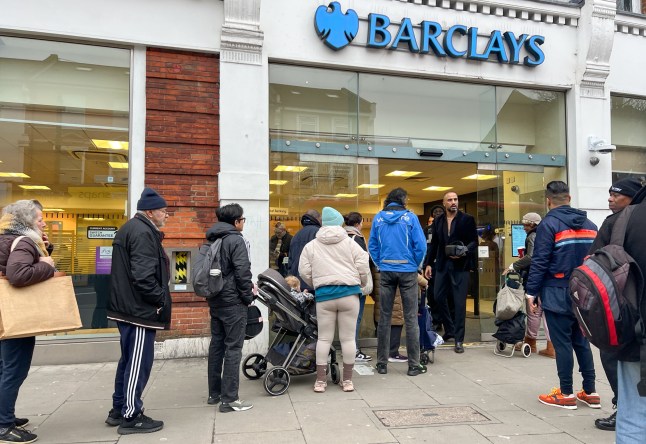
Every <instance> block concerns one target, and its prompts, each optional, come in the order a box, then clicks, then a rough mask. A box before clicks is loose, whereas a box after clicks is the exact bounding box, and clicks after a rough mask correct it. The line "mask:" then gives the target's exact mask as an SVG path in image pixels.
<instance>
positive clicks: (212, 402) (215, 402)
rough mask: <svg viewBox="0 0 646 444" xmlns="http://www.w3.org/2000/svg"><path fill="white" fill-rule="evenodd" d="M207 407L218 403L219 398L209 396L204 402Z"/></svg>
mask: <svg viewBox="0 0 646 444" xmlns="http://www.w3.org/2000/svg"><path fill="white" fill-rule="evenodd" d="M206 403H207V404H208V405H215V404H219V403H220V397H219V396H209V399H208V400H207V401H206Z"/></svg>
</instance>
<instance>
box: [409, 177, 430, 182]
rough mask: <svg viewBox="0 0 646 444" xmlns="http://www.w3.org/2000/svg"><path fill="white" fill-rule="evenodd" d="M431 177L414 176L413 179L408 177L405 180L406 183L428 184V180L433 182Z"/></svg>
mask: <svg viewBox="0 0 646 444" xmlns="http://www.w3.org/2000/svg"><path fill="white" fill-rule="evenodd" d="M431 179H432V178H431V177H419V176H413V177H407V178H406V179H404V180H405V181H406V182H426V181H427V180H431Z"/></svg>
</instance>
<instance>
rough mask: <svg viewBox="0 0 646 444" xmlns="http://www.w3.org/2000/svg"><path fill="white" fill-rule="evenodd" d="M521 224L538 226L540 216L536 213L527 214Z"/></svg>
mask: <svg viewBox="0 0 646 444" xmlns="http://www.w3.org/2000/svg"><path fill="white" fill-rule="evenodd" d="M523 223H528V224H530V223H531V224H535V225H538V224H540V223H541V216H540V215H538V213H527V214H526V215H524V216H523Z"/></svg>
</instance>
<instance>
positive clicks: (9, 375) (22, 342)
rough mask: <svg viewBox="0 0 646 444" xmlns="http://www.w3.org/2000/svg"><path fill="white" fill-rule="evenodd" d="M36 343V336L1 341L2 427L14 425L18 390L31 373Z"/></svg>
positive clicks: (0, 388)
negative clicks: (30, 368)
mask: <svg viewBox="0 0 646 444" xmlns="http://www.w3.org/2000/svg"><path fill="white" fill-rule="evenodd" d="M35 345H36V338H35V337H34V336H30V337H27V338H16V339H3V340H2V341H0V429H5V428H8V427H11V426H12V425H14V421H15V419H16V416H15V411H16V400H17V399H18V391H19V390H20V386H21V385H22V383H23V382H25V379H26V378H27V374H28V373H29V367H31V358H32V356H33V355H34V347H35Z"/></svg>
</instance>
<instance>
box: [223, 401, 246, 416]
mask: <svg viewBox="0 0 646 444" xmlns="http://www.w3.org/2000/svg"><path fill="white" fill-rule="evenodd" d="M252 407H253V404H252V403H250V402H249V401H243V400H242V399H238V400H237V401H233V402H223V403H222V404H220V411H221V412H222V413H227V412H243V411H245V410H249V409H250V408H252Z"/></svg>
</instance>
